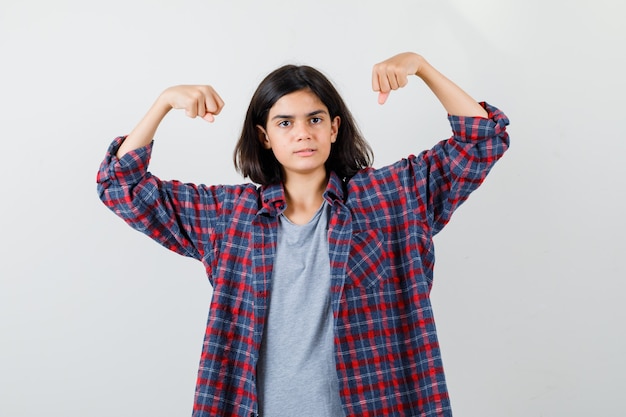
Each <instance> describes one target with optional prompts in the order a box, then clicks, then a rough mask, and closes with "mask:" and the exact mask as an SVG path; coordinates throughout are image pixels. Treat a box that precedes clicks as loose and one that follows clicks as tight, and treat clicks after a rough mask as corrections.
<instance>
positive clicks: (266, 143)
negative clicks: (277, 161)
mask: <svg viewBox="0 0 626 417" xmlns="http://www.w3.org/2000/svg"><path fill="white" fill-rule="evenodd" d="M256 131H257V134H258V135H259V142H261V145H263V147H264V148H265V149H272V145H271V144H270V139H269V137H268V136H267V132H266V131H265V129H264V128H263V126H261V125H256Z"/></svg>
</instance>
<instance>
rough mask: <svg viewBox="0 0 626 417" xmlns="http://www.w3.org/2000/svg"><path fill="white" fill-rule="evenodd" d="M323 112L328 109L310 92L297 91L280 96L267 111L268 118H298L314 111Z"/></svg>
mask: <svg viewBox="0 0 626 417" xmlns="http://www.w3.org/2000/svg"><path fill="white" fill-rule="evenodd" d="M319 110H322V111H325V112H328V109H327V108H326V106H325V105H324V103H322V100H320V98H319V97H318V96H317V95H316V94H315V93H313V92H312V91H311V90H309V89H306V90H298V91H294V92H293V93H289V94H285V95H284V96H282V97H281V98H280V99H278V101H276V103H274V105H273V106H272V108H271V109H270V111H269V117H270V118H272V117H274V116H276V115H289V116H299V115H306V114H309V113H311V112H314V111H319Z"/></svg>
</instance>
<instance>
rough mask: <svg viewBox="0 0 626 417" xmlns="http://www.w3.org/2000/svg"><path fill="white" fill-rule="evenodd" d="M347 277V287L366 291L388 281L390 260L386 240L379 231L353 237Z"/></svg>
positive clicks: (370, 231)
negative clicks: (386, 249) (386, 250)
mask: <svg viewBox="0 0 626 417" xmlns="http://www.w3.org/2000/svg"><path fill="white" fill-rule="evenodd" d="M346 275H347V278H346V285H347V286H349V287H361V288H365V289H367V288H369V287H372V286H374V285H376V284H377V283H379V282H381V281H383V280H385V279H387V277H388V276H389V260H388V258H387V255H386V252H385V240H384V239H383V234H382V233H381V232H380V231H379V230H367V231H363V232H358V233H355V234H354V235H352V245H351V247H350V255H349V256H348V264H347V266H346Z"/></svg>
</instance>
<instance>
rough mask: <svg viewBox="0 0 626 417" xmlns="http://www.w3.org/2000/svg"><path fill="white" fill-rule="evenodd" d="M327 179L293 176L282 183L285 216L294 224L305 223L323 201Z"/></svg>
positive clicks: (313, 176) (322, 176)
mask: <svg viewBox="0 0 626 417" xmlns="http://www.w3.org/2000/svg"><path fill="white" fill-rule="evenodd" d="M327 183H328V178H327V177H326V173H325V172H323V173H322V175H306V176H293V175H291V176H290V178H289V179H288V180H286V181H285V182H284V188H285V198H286V200H287V209H286V210H285V216H287V218H289V220H290V221H291V222H293V223H296V224H304V223H307V222H308V221H309V220H310V219H311V218H312V217H313V215H314V214H315V213H316V212H317V210H318V209H319V208H320V206H321V205H322V202H323V201H324V191H325V190H326V185H327Z"/></svg>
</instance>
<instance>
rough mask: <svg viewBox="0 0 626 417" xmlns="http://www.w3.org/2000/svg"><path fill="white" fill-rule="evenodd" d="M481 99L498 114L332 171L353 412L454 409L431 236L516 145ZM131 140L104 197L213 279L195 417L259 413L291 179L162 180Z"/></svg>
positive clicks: (339, 353) (332, 246)
mask: <svg viewBox="0 0 626 417" xmlns="http://www.w3.org/2000/svg"><path fill="white" fill-rule="evenodd" d="M482 105H483V106H484V107H485V108H486V109H487V111H488V113H489V118H487V119H484V118H478V117H457V116H449V120H450V123H451V126H452V131H453V136H452V137H451V138H450V139H448V140H445V141H441V142H440V143H438V144H436V145H435V146H434V147H433V148H432V149H431V150H428V151H425V152H422V153H421V154H419V155H418V156H414V155H411V156H409V157H408V158H407V159H402V160H401V161H399V162H397V163H395V164H393V165H390V166H387V167H384V168H381V169H373V168H368V169H363V170H361V171H360V172H358V173H357V174H356V175H355V176H354V177H353V178H351V179H350V180H349V181H347V182H342V180H341V179H339V178H338V177H337V175H335V174H334V173H331V175H330V180H329V182H328V186H327V189H326V192H325V193H324V198H325V199H326V201H328V203H329V204H330V205H331V207H332V209H331V214H330V219H329V225H328V243H329V256H330V270H331V302H332V311H333V314H334V319H335V323H334V325H335V352H336V358H335V359H336V367H337V373H338V376H339V383H340V395H341V399H342V402H343V406H344V410H345V413H346V415H347V416H431V417H434V416H437V417H442V416H451V415H452V412H451V408H450V401H449V398H448V392H447V388H446V383H445V379H444V372H443V365H442V361H441V357H440V350H439V344H438V341H437V336H436V331H435V323H434V319H433V312H432V310H431V304H430V300H429V293H430V289H431V285H432V281H433V266H434V250H433V242H432V238H433V236H434V235H435V234H436V233H437V232H439V231H440V230H441V229H442V227H443V226H444V225H445V224H446V223H447V222H448V221H449V219H450V216H451V215H452V213H453V211H454V210H455V209H456V208H457V207H458V206H459V205H460V204H461V203H463V202H464V201H465V200H466V198H467V197H468V196H469V194H470V192H472V191H473V190H474V189H476V188H477V187H478V186H479V185H480V184H481V182H482V181H483V179H484V178H485V176H486V175H487V173H488V172H489V170H490V169H491V167H492V166H493V164H494V163H495V162H496V161H497V160H498V159H499V158H500V157H501V156H502V154H503V153H504V151H505V150H506V149H507V147H508V134H507V133H506V130H505V126H506V125H507V124H508V119H507V118H506V116H505V115H504V114H503V113H502V112H500V111H499V110H498V109H496V108H494V107H492V106H489V105H487V104H486V103H482ZM122 141H123V137H120V138H117V139H116V140H115V141H114V142H113V143H112V144H111V146H110V148H109V150H108V154H107V156H106V159H105V160H104V161H103V163H102V165H101V167H100V170H99V173H98V190H99V193H100V197H101V199H102V200H103V201H104V203H105V204H106V205H107V206H108V207H109V208H111V209H112V210H113V211H114V212H115V213H116V214H118V215H119V216H120V217H122V218H123V219H124V220H125V221H126V222H127V223H128V224H130V225H131V226H132V227H133V228H135V229H137V230H139V231H141V232H143V233H145V234H147V235H148V236H150V237H151V238H152V239H154V240H156V241H157V242H159V243H160V244H162V245H163V246H165V247H166V248H168V249H171V250H173V251H176V252H178V253H180V254H182V255H185V256H190V257H193V258H196V259H198V260H199V261H201V262H202V263H203V264H204V266H205V268H206V272H207V275H208V278H209V280H210V283H211V285H212V287H213V297H212V300H211V307H210V308H211V313H210V316H209V320H208V323H207V327H206V336H205V339H204V344H203V348H202V356H201V360H200V367H199V370H198V379H197V387H196V393H195V401H194V407H193V410H194V411H193V416H195V417H201V416H202V417H206V416H246V417H249V416H255V415H257V412H258V411H257V410H258V408H257V394H256V388H255V366H256V362H257V359H258V356H259V347H260V344H261V337H262V334H263V326H264V322H265V317H266V312H267V307H268V301H269V297H270V288H271V283H270V278H271V276H272V266H273V256H274V253H275V251H276V238H277V226H278V219H277V216H278V215H279V214H280V213H281V212H282V211H283V210H284V209H285V194H284V190H283V187H282V185H281V184H276V185H271V186H267V187H257V186H255V185H253V184H243V185H234V186H223V185H218V186H205V185H193V184H183V183H181V182H177V181H162V180H160V179H158V178H157V177H155V176H153V175H152V174H150V173H149V172H148V171H147V167H148V162H149V160H150V154H151V149H152V144H150V145H148V146H146V147H144V148H141V149H137V150H136V151H133V152H129V153H128V154H126V155H124V156H123V157H122V158H121V159H119V160H118V159H117V158H116V157H115V153H116V151H117V149H118V147H119V145H120V144H121V143H122ZM303 412H304V410H303ZM305 414H306V413H305Z"/></svg>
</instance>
